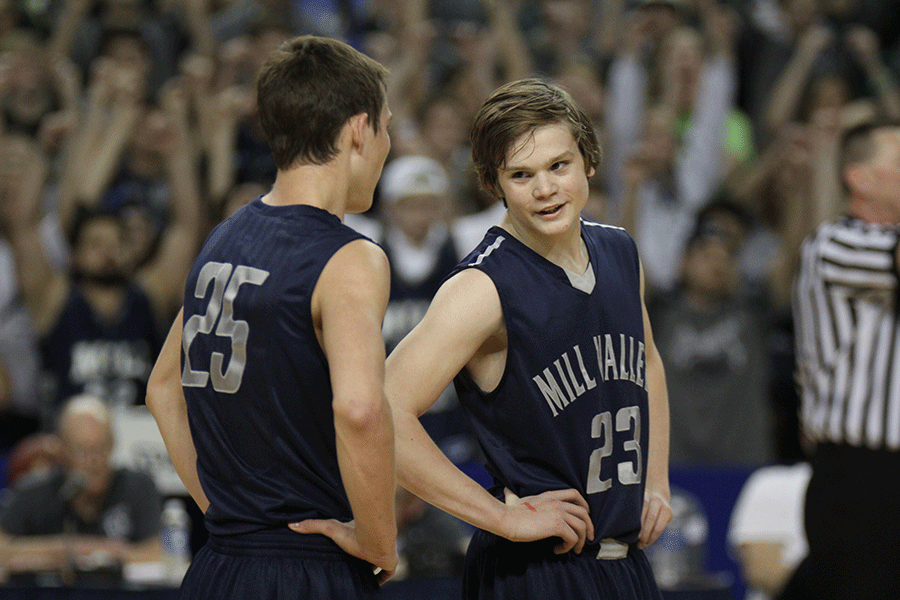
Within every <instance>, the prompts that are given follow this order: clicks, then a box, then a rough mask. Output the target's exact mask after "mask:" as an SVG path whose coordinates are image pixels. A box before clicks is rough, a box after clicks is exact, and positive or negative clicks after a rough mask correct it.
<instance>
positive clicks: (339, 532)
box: [288, 519, 400, 585]
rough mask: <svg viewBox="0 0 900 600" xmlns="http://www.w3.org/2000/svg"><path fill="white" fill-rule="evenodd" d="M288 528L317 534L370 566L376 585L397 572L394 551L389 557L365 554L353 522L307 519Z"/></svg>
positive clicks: (398, 559)
mask: <svg viewBox="0 0 900 600" xmlns="http://www.w3.org/2000/svg"><path fill="white" fill-rule="evenodd" d="M288 527H289V528H290V529H291V530H292V531H296V532H297V533H306V534H312V533H318V534H321V535H324V536H325V537H328V538H331V540H332V541H333V542H334V543H335V544H337V545H338V546H339V547H340V548H341V550H343V551H344V552H346V553H347V554H351V555H353V556H355V557H357V558H361V559H362V560H364V561H366V562H368V563H369V564H371V565H372V567H373V569H374V573H375V577H376V579H377V580H378V584H379V585H381V584H383V583H384V582H386V581H387V580H388V579H390V578H391V576H392V575H393V574H394V571H396V570H397V563H398V562H399V561H400V558H399V556H398V555H397V551H396V549H395V550H394V551H393V553H392V555H391V556H383V557H376V556H372V553H371V552H367V551H366V549H365V548H364V547H363V545H362V544H361V543H360V541H359V538H358V537H357V530H356V523H355V521H347V522H342V521H338V520H337V519H307V520H305V521H300V522H299V523H290V524H288Z"/></svg>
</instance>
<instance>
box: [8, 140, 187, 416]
mask: <svg viewBox="0 0 900 600" xmlns="http://www.w3.org/2000/svg"><path fill="white" fill-rule="evenodd" d="M0 155H2V156H4V158H5V160H6V161H8V162H11V163H14V164H11V165H10V171H9V172H7V173H5V174H4V180H5V185H4V189H5V191H6V194H5V197H4V202H3V204H2V207H0V208H2V213H0V220H2V222H3V224H4V226H5V228H6V231H7V235H8V239H9V244H10V247H11V249H12V254H13V257H14V259H15V264H16V268H17V272H18V280H19V284H20V286H21V291H22V297H23V299H24V302H25V306H26V307H27V308H28V311H29V313H30V315H31V318H32V320H33V322H34V323H35V326H36V328H37V331H38V333H39V334H40V335H41V345H42V348H41V351H42V353H41V359H42V366H43V368H44V369H45V370H46V371H47V372H48V374H50V375H52V376H53V378H54V383H55V394H54V396H53V398H55V400H54V401H53V402H51V406H50V407H48V409H49V411H50V413H51V414H50V415H49V416H50V418H51V420H52V417H53V413H55V411H56V410H58V407H59V404H60V403H61V402H62V400H63V399H65V398H67V397H69V396H71V395H74V394H75V393H80V392H82V391H90V392H91V393H94V394H97V395H99V396H100V397H102V398H104V399H106V400H107V401H108V402H110V403H112V404H116V403H119V404H134V403H140V402H142V401H143V396H144V389H145V385H146V379H147V377H148V376H149V374H150V369H151V367H152V365H153V362H152V361H153V358H154V357H155V356H156V353H157V352H158V351H159V336H158V329H157V325H156V319H155V316H154V313H153V309H152V306H151V304H150V301H149V299H148V298H147V295H146V294H145V293H144V292H143V291H142V289H141V288H140V287H139V286H138V285H137V283H135V281H134V279H133V275H132V273H133V266H132V264H131V263H130V262H129V261H130V256H129V254H127V253H126V248H127V246H126V243H125V229H124V225H123V223H122V221H121V219H120V218H119V217H117V216H115V215H114V214H110V213H103V212H97V211H84V212H81V213H79V215H78V218H76V220H75V223H74V224H73V226H72V236H71V248H72V266H71V273H61V272H59V271H57V270H55V269H54V268H53V266H51V264H50V263H49V261H48V258H47V255H46V252H45V250H44V248H43V245H42V241H41V235H40V217H41V209H40V201H41V199H42V196H43V189H44V184H45V180H46V170H47V164H46V157H45V156H44V155H43V154H42V153H41V152H40V150H39V149H38V148H37V147H36V145H35V144H34V143H33V142H31V141H29V140H23V139H11V138H6V139H5V140H3V143H2V150H0ZM13 174H14V175H13ZM169 276H170V277H171V274H169ZM167 284H171V281H170V282H167Z"/></svg>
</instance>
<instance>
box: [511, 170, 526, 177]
mask: <svg viewBox="0 0 900 600" xmlns="http://www.w3.org/2000/svg"><path fill="white" fill-rule="evenodd" d="M526 177H528V173H526V172H525V171H516V172H515V173H513V174H512V175H511V176H510V178H511V179H524V178H526Z"/></svg>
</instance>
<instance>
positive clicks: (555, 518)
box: [501, 488, 594, 554]
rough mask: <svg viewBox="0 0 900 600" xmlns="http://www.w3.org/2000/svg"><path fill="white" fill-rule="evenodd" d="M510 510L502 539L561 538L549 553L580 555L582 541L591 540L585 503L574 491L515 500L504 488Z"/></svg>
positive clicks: (592, 524)
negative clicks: (571, 551) (572, 552)
mask: <svg viewBox="0 0 900 600" xmlns="http://www.w3.org/2000/svg"><path fill="white" fill-rule="evenodd" d="M504 494H505V500H506V502H505V504H506V506H507V507H508V508H509V509H510V511H509V512H508V513H507V518H506V519H505V520H506V523H505V526H504V529H503V531H505V532H507V533H505V534H501V535H503V537H505V538H507V539H509V540H512V541H514V542H532V541H536V540H543V539H547V538H552V537H558V538H560V539H562V542H560V543H559V544H558V545H557V546H556V547H555V548H554V549H553V551H554V552H555V553H556V554H565V553H566V552H568V551H569V550H573V551H574V552H575V553H576V554H577V553H579V552H581V550H582V549H583V548H584V544H585V542H586V541H593V539H594V523H593V522H592V521H591V515H590V512H589V510H588V503H587V501H586V500H585V499H584V498H583V497H582V496H581V494H579V493H578V492H577V491H576V490H571V489H570V490H552V491H549V492H544V493H542V494H538V495H537V496H527V497H525V498H519V497H518V496H516V495H515V494H514V493H513V492H512V491H511V490H509V489H508V488H507V489H504Z"/></svg>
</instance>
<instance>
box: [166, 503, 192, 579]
mask: <svg viewBox="0 0 900 600" xmlns="http://www.w3.org/2000/svg"><path fill="white" fill-rule="evenodd" d="M190 521H191V520H190V517H189V516H188V514H187V511H186V510H185V508H184V502H182V500H181V499H180V498H170V499H168V500H166V503H165V504H164V505H163V512H162V533H161V537H162V545H163V550H164V551H165V555H166V564H165V574H166V580H167V581H168V582H169V583H170V584H172V585H176V586H177V585H179V584H181V580H182V579H183V578H184V574H185V572H186V571H187V568H188V565H190V563H191V546H190V531H189V530H190Z"/></svg>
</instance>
